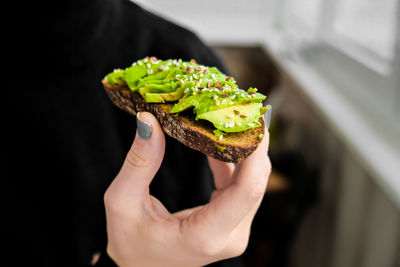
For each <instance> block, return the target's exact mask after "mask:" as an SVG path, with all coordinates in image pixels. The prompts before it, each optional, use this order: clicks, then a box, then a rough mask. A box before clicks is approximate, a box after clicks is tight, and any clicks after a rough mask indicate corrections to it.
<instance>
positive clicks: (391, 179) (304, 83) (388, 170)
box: [263, 38, 400, 208]
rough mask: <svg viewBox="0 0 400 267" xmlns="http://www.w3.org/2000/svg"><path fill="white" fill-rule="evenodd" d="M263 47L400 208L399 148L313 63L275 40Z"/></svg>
mask: <svg viewBox="0 0 400 267" xmlns="http://www.w3.org/2000/svg"><path fill="white" fill-rule="evenodd" d="M271 39H274V38H271ZM263 48H264V49H265V50H266V52H267V53H268V55H270V56H271V57H272V58H273V59H274V60H275V62H277V64H278V65H279V67H280V68H282V70H284V71H285V72H287V73H288V74H289V75H291V77H292V78H293V80H294V81H296V82H297V85H298V88H299V89H300V90H302V91H303V92H304V94H305V95H306V96H307V97H308V98H309V100H310V101H311V103H313V105H314V106H315V107H316V108H317V110H318V111H319V113H320V114H319V116H321V118H322V119H323V120H324V121H325V122H326V123H327V125H328V127H330V128H331V130H332V131H333V132H334V134H335V135H336V136H337V137H338V138H339V140H340V141H341V142H343V144H344V145H345V146H346V148H347V149H349V151H350V152H351V153H353V155H354V157H355V158H356V159H357V160H358V161H359V162H360V164H362V166H364V168H365V170H366V171H367V172H368V173H369V174H370V176H371V177H372V178H374V179H375V180H376V183H377V184H378V185H379V186H381V188H382V189H383V190H384V191H385V192H386V194H387V195H388V196H389V197H390V198H391V199H392V201H393V203H395V204H396V205H397V207H399V208H400V151H399V150H398V149H397V148H396V147H394V146H393V145H392V144H390V143H389V142H388V141H387V140H386V138H384V137H382V135H380V134H379V132H377V130H376V128H374V127H372V126H371V124H370V123H369V122H368V121H367V120H366V118H365V116H363V114H362V112H361V111H360V110H358V109H357V108H356V107H355V105H352V103H351V102H350V101H349V100H348V99H347V98H346V97H345V96H344V95H342V94H340V93H339V90H337V88H334V86H333V85H332V84H331V83H329V82H328V81H327V80H325V79H323V77H321V75H319V74H318V72H317V71H316V70H315V69H313V67H312V66H310V65H308V64H307V63H305V62H302V61H301V60H291V59H289V58H288V57H286V56H284V55H283V54H282V51H281V46H280V45H279V44H278V43H271V42H265V43H264V44H263ZM338 107H340V108H338Z"/></svg>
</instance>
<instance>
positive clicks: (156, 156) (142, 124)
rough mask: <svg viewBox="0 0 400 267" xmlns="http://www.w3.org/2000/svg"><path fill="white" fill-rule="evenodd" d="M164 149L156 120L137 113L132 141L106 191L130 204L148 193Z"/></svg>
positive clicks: (162, 138) (161, 132)
mask: <svg viewBox="0 0 400 267" xmlns="http://www.w3.org/2000/svg"><path fill="white" fill-rule="evenodd" d="M164 152H165V137H164V133H163V131H162V128H161V126H160V124H159V122H158V121H157V119H156V118H155V117H154V116H153V115H152V114H150V113H147V112H143V113H138V114H137V131H136V137H135V140H134V141H133V144H132V147H131V148H130V150H129V152H128V154H127V156H126V159H125V162H124V163H123V166H122V168H121V170H120V172H119V174H118V175H117V177H116V178H115V179H114V181H113V182H112V184H111V186H110V187H109V189H108V190H107V192H106V194H107V193H108V195H110V192H112V195H113V197H114V200H115V199H119V200H120V201H123V202H126V203H132V201H134V199H135V198H137V197H138V196H139V197H140V196H143V194H145V193H148V186H149V184H150V182H151V180H152V179H153V177H154V176H155V174H156V172H157V171H158V169H159V168H160V165H161V162H162V159H163V157H164ZM120 204H121V203H120Z"/></svg>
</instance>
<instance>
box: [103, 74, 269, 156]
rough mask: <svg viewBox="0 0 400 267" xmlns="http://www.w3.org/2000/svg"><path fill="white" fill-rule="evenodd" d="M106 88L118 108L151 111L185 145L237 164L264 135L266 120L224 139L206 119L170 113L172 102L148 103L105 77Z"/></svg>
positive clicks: (172, 135)
mask: <svg viewBox="0 0 400 267" xmlns="http://www.w3.org/2000/svg"><path fill="white" fill-rule="evenodd" d="M102 84H103V86H104V89H105V91H106V92H107V94H108V96H109V98H110V100H111V101H112V103H113V104H114V105H115V106H117V107H118V108H120V109H122V110H124V111H126V112H128V113H129V114H131V115H133V116H135V115H136V114H137V113H138V112H142V111H147V112H150V113H152V114H153V115H154V116H155V117H156V118H157V119H158V121H159V122H160V124H161V126H162V128H163V130H164V132H165V133H166V134H168V135H169V136H171V137H173V138H175V139H177V140H178V141H179V142H181V143H183V144H184V145H186V146H188V147H190V148H192V149H195V150H198V151H201V152H202V153H204V154H206V155H208V156H210V157H213V158H215V159H218V160H221V161H225V162H234V163H238V162H240V161H242V160H243V159H245V158H246V157H247V156H249V155H250V154H251V153H252V152H253V151H254V150H255V149H256V148H257V147H258V145H259V143H260V142H261V138H260V136H263V135H264V131H265V124H264V119H263V117H261V118H260V119H259V121H260V123H261V124H262V126H261V127H257V128H254V129H250V130H247V131H244V132H237V133H230V134H228V135H226V136H224V138H223V139H222V140H219V138H218V137H217V136H216V135H215V134H214V133H213V126H212V125H211V124H209V123H207V122H205V121H201V120H199V121H196V120H194V118H192V117H191V116H190V115H186V114H185V115H181V114H179V115H176V114H172V113H170V110H171V109H172V106H173V104H158V103H157V104H156V103H146V102H145V101H144V99H143V98H142V96H141V95H140V94H138V93H133V92H132V91H131V90H129V88H128V87H127V86H115V85H111V84H110V83H108V81H107V80H106V79H103V80H102Z"/></svg>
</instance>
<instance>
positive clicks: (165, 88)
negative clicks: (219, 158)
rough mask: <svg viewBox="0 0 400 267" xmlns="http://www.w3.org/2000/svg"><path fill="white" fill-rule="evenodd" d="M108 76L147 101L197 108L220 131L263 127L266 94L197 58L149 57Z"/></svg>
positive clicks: (198, 116)
mask: <svg viewBox="0 0 400 267" xmlns="http://www.w3.org/2000/svg"><path fill="white" fill-rule="evenodd" d="M106 78H107V80H108V82H109V83H110V84H112V85H118V86H127V87H129V89H130V90H131V91H133V92H137V93H139V94H140V95H141V96H142V97H143V99H144V100H145V101H146V102H147V103H172V102H175V103H174V105H173V107H172V109H171V111H170V112H171V113H179V112H182V111H185V110H188V109H193V113H194V117H195V119H196V120H199V119H201V120H208V121H210V122H211V123H212V124H213V125H214V126H215V128H216V130H218V131H219V133H224V134H227V133H231V132H241V131H245V130H248V129H252V128H256V127H259V126H261V123H260V122H259V121H258V120H259V118H260V117H261V115H262V114H263V113H264V112H265V111H266V108H263V107H262V101H263V100H265V98H266V96H265V95H263V94H260V93H258V92H257V89H256V88H249V89H248V90H247V91H245V90H242V89H239V88H238V85H237V84H236V81H235V79H234V78H233V77H229V76H226V75H225V74H223V73H222V72H221V71H219V70H218V69H217V68H216V67H206V66H203V65H200V64H198V63H197V62H196V61H195V60H191V61H190V62H184V61H182V60H175V59H174V60H172V59H169V60H159V59H157V58H155V57H146V58H144V59H141V60H138V61H136V62H134V63H133V64H132V66H130V67H128V68H125V69H117V70H115V71H114V72H112V73H109V74H108V75H107V76H106ZM178 100H179V101H178ZM216 135H217V134H216Z"/></svg>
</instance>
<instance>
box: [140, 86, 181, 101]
mask: <svg viewBox="0 0 400 267" xmlns="http://www.w3.org/2000/svg"><path fill="white" fill-rule="evenodd" d="M142 96H143V98H144V100H145V101H146V102H147V103H165V102H173V101H177V100H178V99H180V98H182V96H183V89H182V88H179V89H178V90H177V91H175V92H170V93H162V94H159V93H145V94H143V95H142Z"/></svg>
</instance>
